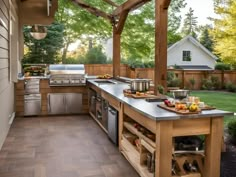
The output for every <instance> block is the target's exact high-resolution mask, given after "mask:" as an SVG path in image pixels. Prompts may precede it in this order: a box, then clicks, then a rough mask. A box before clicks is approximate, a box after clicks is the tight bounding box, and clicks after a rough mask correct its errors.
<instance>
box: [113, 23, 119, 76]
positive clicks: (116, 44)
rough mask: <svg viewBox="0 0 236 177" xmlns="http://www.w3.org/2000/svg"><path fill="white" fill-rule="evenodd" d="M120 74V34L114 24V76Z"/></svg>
mask: <svg viewBox="0 0 236 177" xmlns="http://www.w3.org/2000/svg"><path fill="white" fill-rule="evenodd" d="M117 76H120V34H117V33H116V26H115V25H114V26H113V77H117Z"/></svg>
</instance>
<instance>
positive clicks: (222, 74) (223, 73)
mask: <svg viewBox="0 0 236 177" xmlns="http://www.w3.org/2000/svg"><path fill="white" fill-rule="evenodd" d="M224 77H225V71H224V70H222V71H221V89H223V87H224V85H225V83H224V81H225V80H224Z"/></svg>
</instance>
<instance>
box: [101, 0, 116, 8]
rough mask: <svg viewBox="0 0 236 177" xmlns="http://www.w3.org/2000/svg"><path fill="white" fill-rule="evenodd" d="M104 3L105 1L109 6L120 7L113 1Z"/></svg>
mask: <svg viewBox="0 0 236 177" xmlns="http://www.w3.org/2000/svg"><path fill="white" fill-rule="evenodd" d="M103 1H105V2H106V3H108V4H110V5H112V6H115V7H119V5H117V4H116V3H114V2H113V1H111V0H103Z"/></svg>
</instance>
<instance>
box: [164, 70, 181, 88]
mask: <svg viewBox="0 0 236 177" xmlns="http://www.w3.org/2000/svg"><path fill="white" fill-rule="evenodd" d="M180 84H181V80H180V79H179V78H177V77H176V76H175V73H174V72H173V71H168V72H167V86H168V87H179V86H180Z"/></svg>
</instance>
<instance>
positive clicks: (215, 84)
mask: <svg viewBox="0 0 236 177" xmlns="http://www.w3.org/2000/svg"><path fill="white" fill-rule="evenodd" d="M219 88H220V81H219V78H218V77H216V76H211V77H210V78H208V79H203V80H202V89H203V90H216V89H219Z"/></svg>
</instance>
